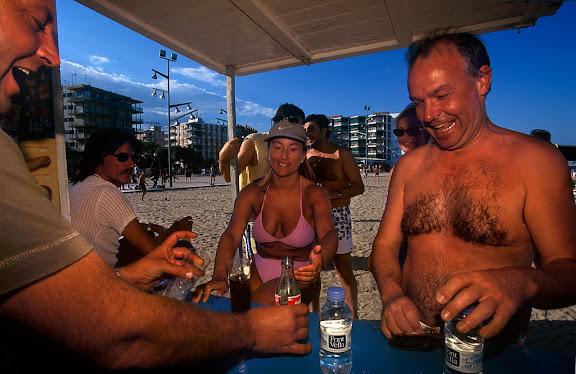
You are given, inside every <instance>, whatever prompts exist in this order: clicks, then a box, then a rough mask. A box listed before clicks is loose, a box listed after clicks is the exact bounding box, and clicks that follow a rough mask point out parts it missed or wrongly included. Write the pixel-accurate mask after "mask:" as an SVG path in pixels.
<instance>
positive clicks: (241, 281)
mask: <svg viewBox="0 0 576 374" xmlns="http://www.w3.org/2000/svg"><path fill="white" fill-rule="evenodd" d="M250 263H251V260H250V259H249V258H245V257H243V258H239V257H235V258H231V259H230V260H228V263H227V266H228V282H230V305H231V307H232V312H246V311H248V310H250Z"/></svg>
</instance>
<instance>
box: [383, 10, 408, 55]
mask: <svg viewBox="0 0 576 374" xmlns="http://www.w3.org/2000/svg"><path fill="white" fill-rule="evenodd" d="M386 9H388V15H389V16H390V21H391V22H392V29H393V30H394V35H395V36H396V42H397V46H398V48H403V47H406V46H408V45H410V43H412V40H413V35H412V28H411V27H410V20H409V19H408V5H407V4H406V0H386Z"/></svg>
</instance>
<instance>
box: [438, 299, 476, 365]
mask: <svg viewBox="0 0 576 374" xmlns="http://www.w3.org/2000/svg"><path fill="white" fill-rule="evenodd" d="M475 307H476V305H474V304H473V305H470V306H468V307H467V308H466V309H464V310H462V311H461V312H460V313H459V314H458V315H457V316H456V317H454V318H453V319H452V320H451V321H450V322H446V324H445V325H444V339H445V348H444V374H461V373H474V374H481V373H482V361H483V359H484V338H483V337H481V336H480V332H479V331H480V328H481V327H482V324H480V325H478V326H476V327H475V328H474V329H472V330H470V331H468V332H467V333H465V334H463V333H461V332H460V331H458V330H457V329H456V324H457V323H458V322H460V321H461V320H462V319H464V317H466V316H467V315H468V314H470V313H471V312H472V310H474V308H475Z"/></svg>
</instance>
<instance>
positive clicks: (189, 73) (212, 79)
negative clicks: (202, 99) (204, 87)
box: [172, 66, 226, 87]
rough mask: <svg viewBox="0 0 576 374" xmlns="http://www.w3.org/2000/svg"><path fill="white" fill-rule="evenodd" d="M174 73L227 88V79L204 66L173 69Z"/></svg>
mask: <svg viewBox="0 0 576 374" xmlns="http://www.w3.org/2000/svg"><path fill="white" fill-rule="evenodd" d="M172 72H173V73H178V74H182V75H183V76H185V77H188V78H192V79H196V80H199V81H202V82H206V83H209V84H210V85H212V86H218V87H221V86H226V79H225V78H223V77H222V75H221V74H219V73H216V72H214V71H212V70H210V69H208V68H206V67H204V66H201V67H199V68H173V69H172Z"/></svg>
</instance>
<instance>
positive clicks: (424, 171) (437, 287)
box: [370, 32, 576, 342]
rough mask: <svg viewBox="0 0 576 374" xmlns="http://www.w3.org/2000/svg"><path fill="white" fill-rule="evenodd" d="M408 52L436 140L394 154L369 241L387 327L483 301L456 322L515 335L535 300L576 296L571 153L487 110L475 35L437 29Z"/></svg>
mask: <svg viewBox="0 0 576 374" xmlns="http://www.w3.org/2000/svg"><path fill="white" fill-rule="evenodd" d="M407 56H408V64H409V72H408V92H409V95H410V99H411V100H412V101H413V102H414V104H415V105H416V111H417V115H418V119H419V120H420V122H422V124H423V126H424V128H425V129H426V131H428V132H429V133H430V134H431V135H432V137H433V139H434V141H433V142H432V143H429V144H427V145H424V146H422V147H420V148H417V149H415V150H413V151H411V152H409V153H407V154H405V155H404V156H402V157H401V158H400V160H399V161H398V163H397V165H396V168H395V171H394V178H392V181H391V185H390V188H389V196H388V202H387V204H386V209H385V211H384V214H383V216H382V221H381V223H380V228H379V230H378V233H377V235H376V238H375V240H374V244H373V249H372V254H371V259H370V268H371V270H372V272H373V274H374V277H375V279H376V282H377V284H378V288H379V290H380V295H381V299H382V305H383V308H382V325H381V329H382V332H383V333H384V335H386V337H388V338H390V337H391V336H392V335H395V334H410V333H416V332H421V328H420V324H419V321H422V322H424V323H426V324H428V325H441V324H442V320H443V321H449V320H451V319H452V317H453V316H455V315H456V314H458V312H459V311H461V310H462V309H464V308H465V307H467V306H468V305H470V304H473V303H477V304H478V305H477V307H476V309H475V310H474V311H473V312H472V313H471V314H469V315H468V316H467V317H466V318H465V319H464V320H463V321H461V322H459V323H458V326H457V328H458V330H459V331H461V332H467V331H469V330H471V329H472V328H474V327H475V326H477V325H478V324H479V323H481V322H484V326H483V327H482V328H481V330H480V334H481V335H482V336H483V337H485V338H492V337H494V338H495V337H496V335H497V334H498V336H499V337H502V338H504V339H506V340H507V342H513V341H514V340H515V339H517V338H519V337H522V335H523V333H524V332H525V329H526V327H527V325H528V322H529V319H530V310H531V306H534V307H538V308H557V307H563V306H567V305H571V304H573V303H574V302H575V301H576V282H574V274H575V273H576V231H575V229H574V228H575V227H576V209H575V205H574V198H573V196H572V188H571V184H570V178H569V173H568V167H567V164H566V160H565V159H564V157H563V156H562V154H561V153H560V152H559V151H558V150H557V149H556V148H555V147H554V146H553V145H551V144H549V143H545V142H541V141H539V140H538V139H535V138H533V137H530V136H528V135H525V134H520V133H517V132H514V131H511V130H507V129H504V128H502V127H498V126H496V125H495V124H493V123H492V122H491V121H490V119H489V118H488V116H487V114H486V107H485V102H486V95H487V94H488V92H489V91H490V84H491V78H492V70H491V68H490V60H489V57H488V54H487V52H486V50H485V48H484V45H483V44H482V42H481V41H480V40H478V39H477V38H476V37H475V36H473V35H471V34H463V33H459V34H445V33H444V34H443V33H442V32H438V33H436V34H435V35H434V34H432V35H429V36H428V37H427V38H424V39H422V40H420V41H418V42H416V43H415V44H413V45H412V46H411V47H410V48H409V50H408V53H407ZM404 237H406V239H407V244H408V255H407V258H406V262H405V264H404V268H403V270H402V271H401V270H400V268H399V265H398V248H400V244H401V242H402V239H403V238H404ZM533 262H534V265H535V267H531V264H532V263H533ZM499 333H501V334H499Z"/></svg>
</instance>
